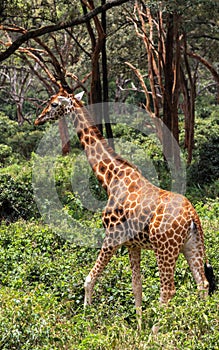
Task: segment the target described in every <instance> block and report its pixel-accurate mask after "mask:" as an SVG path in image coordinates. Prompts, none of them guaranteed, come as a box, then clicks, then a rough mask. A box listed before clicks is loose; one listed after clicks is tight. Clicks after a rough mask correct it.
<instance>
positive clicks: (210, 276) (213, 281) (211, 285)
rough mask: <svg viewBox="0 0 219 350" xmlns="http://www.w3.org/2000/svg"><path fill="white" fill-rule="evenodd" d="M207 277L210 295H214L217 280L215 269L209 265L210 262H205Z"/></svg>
mask: <svg viewBox="0 0 219 350" xmlns="http://www.w3.org/2000/svg"><path fill="white" fill-rule="evenodd" d="M204 266H205V277H206V278H207V281H208V283H209V288H208V294H209V295H212V294H213V293H214V291H215V290H216V279H215V275H214V271H213V267H212V266H211V265H210V264H209V262H208V261H206V262H205V265H204Z"/></svg>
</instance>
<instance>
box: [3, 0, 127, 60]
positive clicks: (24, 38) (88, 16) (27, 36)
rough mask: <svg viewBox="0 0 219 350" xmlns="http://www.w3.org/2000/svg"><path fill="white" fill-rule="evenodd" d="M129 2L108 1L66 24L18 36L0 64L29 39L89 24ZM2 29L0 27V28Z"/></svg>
mask: <svg viewBox="0 0 219 350" xmlns="http://www.w3.org/2000/svg"><path fill="white" fill-rule="evenodd" d="M128 1H129V0H109V1H108V2H107V3H106V4H105V5H103V6H98V7H96V8H95V9H94V10H92V11H90V12H89V13H87V14H86V15H83V16H81V17H78V18H76V19H73V20H71V21H67V22H60V23H57V24H54V25H49V26H45V27H42V28H39V29H36V30H29V31H27V32H26V33H25V34H23V35H21V36H19V37H18V38H17V39H16V40H15V41H14V42H13V43H12V44H11V46H9V48H8V49H6V50H5V51H4V52H2V53H1V54H0V62H2V61H4V60H6V59H7V58H8V57H9V56H11V55H12V54H13V53H14V52H15V51H16V50H17V49H18V48H19V47H20V46H21V45H22V44H23V43H24V42H26V41H27V40H29V39H33V38H37V37H40V36H42V35H44V34H47V33H51V32H56V31H58V30H61V29H66V28H69V27H73V26H77V25H79V24H83V23H87V22H89V21H90V20H91V19H92V18H93V17H95V16H96V15H98V14H99V13H101V12H103V11H107V10H109V9H111V8H113V7H116V6H119V5H122V4H124V3H125V2H128ZM0 29H2V26H0Z"/></svg>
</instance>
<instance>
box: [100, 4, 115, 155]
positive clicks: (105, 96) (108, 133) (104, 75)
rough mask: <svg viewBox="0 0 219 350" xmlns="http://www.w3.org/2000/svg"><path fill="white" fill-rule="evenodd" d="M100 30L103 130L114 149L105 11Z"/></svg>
mask: <svg viewBox="0 0 219 350" xmlns="http://www.w3.org/2000/svg"><path fill="white" fill-rule="evenodd" d="M105 3H106V0H101V5H102V6H103V5H105ZM101 22H102V28H103V31H104V33H105V37H104V39H103V46H102V79H103V80H102V83H103V117H104V121H105V129H106V136H107V139H108V142H109V145H110V146H111V147H112V148H114V142H113V132H112V128H111V124H110V119H109V108H108V102H109V84H108V68H107V53H106V11H103V12H102V18H101Z"/></svg>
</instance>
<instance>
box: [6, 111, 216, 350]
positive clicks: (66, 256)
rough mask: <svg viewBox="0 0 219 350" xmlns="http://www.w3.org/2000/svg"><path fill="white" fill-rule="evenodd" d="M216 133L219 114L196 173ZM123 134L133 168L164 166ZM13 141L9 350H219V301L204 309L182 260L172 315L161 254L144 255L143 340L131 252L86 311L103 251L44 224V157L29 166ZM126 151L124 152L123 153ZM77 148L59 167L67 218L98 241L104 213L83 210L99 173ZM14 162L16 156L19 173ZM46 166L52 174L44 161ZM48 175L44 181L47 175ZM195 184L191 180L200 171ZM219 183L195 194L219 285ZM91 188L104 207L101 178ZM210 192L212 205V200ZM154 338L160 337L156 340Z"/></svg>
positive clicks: (122, 254)
mask: <svg viewBox="0 0 219 350" xmlns="http://www.w3.org/2000/svg"><path fill="white" fill-rule="evenodd" d="M210 120H212V121H211V122H210ZM206 124H207V125H209V127H210V126H211V125H212V132H211V130H209V128H208V129H206ZM216 127H217V123H216V121H214V114H213V116H212V115H211V114H210V115H209V116H206V117H205V118H204V119H201V118H200V119H198V123H197V134H196V138H197V149H196V151H195V152H196V153H195V154H197V156H195V159H194V163H193V164H194V165H195V164H196V162H199V161H200V158H199V152H198V151H199V147H198V146H200V145H201V142H200V141H198V140H203V144H205V143H206V138H205V135H206V133H207V134H208V135H210V134H211V135H212V138H213V137H214V132H213V131H214V130H215V128H216ZM205 131H206V132H205ZM17 132H18V133H19V132H20V131H19V130H18V131H17ZM114 133H115V136H116V138H118V139H119V140H121V142H120V143H119V142H118V145H117V147H118V150H120V149H121V150H124V151H125V152H126V154H125V155H126V156H127V158H129V157H131V158H130V160H132V161H135V162H137V163H138V162H139V164H141V163H142V162H144V157H146V158H147V159H148V160H149V159H151V161H152V162H155V164H156V162H159V159H160V152H161V151H160V150H159V148H158V147H157V146H156V144H154V143H153V139H151V138H148V137H147V136H143V135H141V134H138V133H136V132H135V131H133V130H130V129H129V128H128V127H124V126H123V125H117V126H115V128H114ZM215 134H216V130H215ZM14 136H16V135H15V132H14ZM5 140H6V141H7V143H6V141H5V143H2V145H3V146H4V145H6V146H7V147H10V149H11V151H10V152H9V154H8V153H5V155H3V156H2V160H3V162H2V168H1V170H0V188H1V194H0V200H1V201H0V208H1V211H0V214H1V226H0V286H1V287H0V334H1V336H0V348H1V349H4V350H9V349H10V350H11V349H16V350H17V349H22V350H23V349H39V350H41V349H44V350H45V349H48V350H50V349H57V350H58V349H60V350H61V349H72V350H73V349H81V350H87V349H88V348H89V349H94V350H96V349H101V350H102V349H112V350H117V349H118V350H120V349H121V348H124V349H126V350H129V349H130V350H131V349H139V350H141V349H142V350H143V349H151V350H154V349H161V348H162V349H167V350H169V349H180V350H184V349H192V350H202V349H203V350H204V349H216V348H217V347H218V346H219V336H218V327H219V324H218V305H219V295H218V292H216V293H215V294H214V295H213V296H212V297H210V298H208V299H207V300H205V301H204V300H201V299H200V298H199V296H198V293H197V286H196V285H195V283H194V280H193V278H192V276H191V272H190V270H189V267H188V265H187V263H186V261H185V259H184V258H183V257H182V256H180V258H179V260H178V262H177V266H176V273H175V282H176V289H177V293H176V296H175V297H174V298H173V300H172V301H171V302H170V304H169V305H168V307H165V308H163V307H161V306H160V305H159V302H158V299H159V276H158V269H157V265H156V260H155V257H154V254H153V253H152V252H150V251H143V253H142V263H141V267H142V276H143V322H142V324H143V326H142V331H141V333H139V331H138V330H137V322H136V316H135V307H134V298H133V294H132V290H131V270H130V267H129V261H128V254H127V251H126V250H125V249H124V248H121V249H120V250H119V251H118V252H117V254H116V256H114V257H113V258H112V259H111V261H110V263H109V264H108V266H107V267H106V269H105V270H104V273H103V275H102V277H101V278H100V279H99V281H98V283H97V284H96V286H95V295H94V303H93V305H92V306H91V307H89V308H87V309H86V310H84V308H83V298H84V287H83V284H84V279H85V276H86V275H87V274H88V272H89V270H90V268H91V267H92V266H93V263H94V261H95V259H96V257H97V254H98V249H96V248H90V247H89V246H88V245H76V244H75V243H74V242H72V241H68V240H66V239H64V237H63V236H62V235H58V234H57V233H55V232H54V231H53V230H52V229H51V228H50V227H49V226H47V225H46V224H45V223H43V221H42V219H40V216H39V212H38V210H37V207H36V204H35V201H34V197H33V188H32V166H33V164H34V161H35V159H36V157H39V156H37V155H35V154H34V153H32V159H31V160H28V159H27V160H25V158H24V156H22V157H21V158H20V157H18V158H17V159H16V158H15V157H14V154H15V152H16V147H14V146H13V144H12V143H10V137H6V138H5ZM209 142H211V141H210V140H209ZM212 142H213V141H212ZM214 142H215V139H214ZM122 143H123V146H124V145H125V147H122V146H121V144H122ZM34 145H35V143H33V147H35V146H34ZM135 146H136V149H135V152H134V153H133V147H134V148H135ZM77 147H78V146H77V144H74V148H73V152H72V153H71V154H69V155H68V156H65V157H62V156H58V157H57V158H56V160H55V165H54V167H55V172H54V176H55V185H56V190H57V193H58V196H59V199H60V202H61V203H62V205H63V208H64V211H66V212H67V213H68V214H70V215H71V217H73V218H74V220H76V221H77V222H79V223H80V224H82V225H83V227H84V228H86V227H88V228H89V230H91V232H94V234H95V230H96V229H98V228H100V227H101V218H100V213H99V212H96V213H94V212H92V211H90V210H89V209H87V208H85V207H84V205H83V197H84V196H85V195H86V194H85V193H84V192H83V191H84V189H83V186H84V184H83V183H81V184H80V183H79V181H78V180H77V179H80V178H81V176H80V175H81V172H82V171H84V174H85V175H86V177H88V178H89V177H90V170H89V168H88V167H86V166H85V164H86V159H84V158H83V157H82V155H81V154H80V152H79V149H77ZM133 156H134V159H133ZM11 157H12V158H13V157H14V158H13V164H11V161H10V159H12V158H11ZM15 159H16V160H15ZM40 164H41V163H40ZM209 164H211V163H209ZM41 165H42V169H43V168H44V167H43V160H42V164H41ZM210 166H211V165H210ZM161 172H163V171H162V170H161ZM43 174H44V173H43V172H41V173H40V176H44V175H43ZM163 174H165V172H163ZM152 175H153V174H152ZM45 176H46V173H45ZM190 176H191V179H192V178H193V177H192V176H193V175H192V172H191V174H190ZM195 176H196V175H195ZM164 177H165V175H164ZM73 179H74V181H78V182H77V183H78V185H79V187H78V189H79V192H74V191H73V192H72V181H73ZM45 180H46V178H44V180H43V181H45ZM152 180H154V179H153V178H152ZM155 180H156V179H155ZM216 181H217V180H215V178H212V179H211V180H210V181H209V182H204V183H202V184H201V183H200V185H198V184H197V182H196V184H195V185H194V184H190V186H189V187H188V195H189V197H190V199H191V200H192V201H193V202H194V203H196V210H197V211H198V213H199V215H200V218H201V220H202V223H203V228H204V231H205V242H206V250H207V254H208V257H209V260H210V262H211V264H212V265H213V266H214V271H215V273H216V276H218V273H217V271H219V249H218V247H219V231H218V215H219V201H218V198H217V194H216V187H215V188H214V191H211V192H210V190H209V188H210V186H212V188H213V186H215V183H216ZM89 182H90V186H91V188H92V190H93V191H94V192H93V193H95V196H96V195H97V197H98V196H100V197H98V198H101V200H102V199H103V198H102V194H100V193H99V189H97V188H96V183H95V180H94V178H92V177H91V178H90V181H89ZM80 186H81V187H80ZM208 193H210V194H211V198H208V197H207V194H208ZM214 194H216V195H215V196H214ZM45 205H48V203H47V204H46V203H45ZM152 329H157V330H158V332H157V334H154V333H153V332H152Z"/></svg>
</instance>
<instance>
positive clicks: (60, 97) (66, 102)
mask: <svg viewBox="0 0 219 350" xmlns="http://www.w3.org/2000/svg"><path fill="white" fill-rule="evenodd" d="M58 100H59V102H61V103H62V104H63V105H68V104H69V102H70V99H69V98H68V97H65V96H58Z"/></svg>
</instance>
